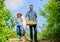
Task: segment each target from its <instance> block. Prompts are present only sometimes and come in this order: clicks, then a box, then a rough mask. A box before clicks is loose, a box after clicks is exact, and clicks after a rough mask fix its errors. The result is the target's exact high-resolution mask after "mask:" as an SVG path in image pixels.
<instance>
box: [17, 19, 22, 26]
mask: <svg viewBox="0 0 60 42" xmlns="http://www.w3.org/2000/svg"><path fill="white" fill-rule="evenodd" d="M17 25H18V26H20V25H22V19H21V18H17Z"/></svg>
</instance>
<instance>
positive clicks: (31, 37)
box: [29, 25, 37, 41]
mask: <svg viewBox="0 0 60 42" xmlns="http://www.w3.org/2000/svg"><path fill="white" fill-rule="evenodd" d="M29 27H30V39H31V40H33V39H34V41H37V28H36V25H33V26H29ZM33 29H34V38H33Z"/></svg>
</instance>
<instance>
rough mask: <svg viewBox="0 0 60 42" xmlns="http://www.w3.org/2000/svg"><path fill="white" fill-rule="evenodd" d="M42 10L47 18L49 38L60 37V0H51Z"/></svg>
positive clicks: (42, 13)
mask: <svg viewBox="0 0 60 42" xmlns="http://www.w3.org/2000/svg"><path fill="white" fill-rule="evenodd" d="M40 12H41V14H40V15H42V16H44V17H45V18H46V19H47V25H46V28H47V30H46V31H47V33H48V39H60V0H49V2H48V3H46V4H45V9H44V10H41V11H40Z"/></svg>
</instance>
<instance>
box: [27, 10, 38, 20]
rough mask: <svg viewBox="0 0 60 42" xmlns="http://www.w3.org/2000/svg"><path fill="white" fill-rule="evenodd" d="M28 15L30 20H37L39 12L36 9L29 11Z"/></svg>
mask: <svg viewBox="0 0 60 42" xmlns="http://www.w3.org/2000/svg"><path fill="white" fill-rule="evenodd" d="M26 17H28V19H29V20H32V21H36V17H37V14H36V12H35V11H31V12H30V11H28V12H27V13H26Z"/></svg>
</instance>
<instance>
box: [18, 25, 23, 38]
mask: <svg viewBox="0 0 60 42" xmlns="http://www.w3.org/2000/svg"><path fill="white" fill-rule="evenodd" d="M21 32H22V26H18V25H17V36H18V39H21V36H22V34H21Z"/></svg>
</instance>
